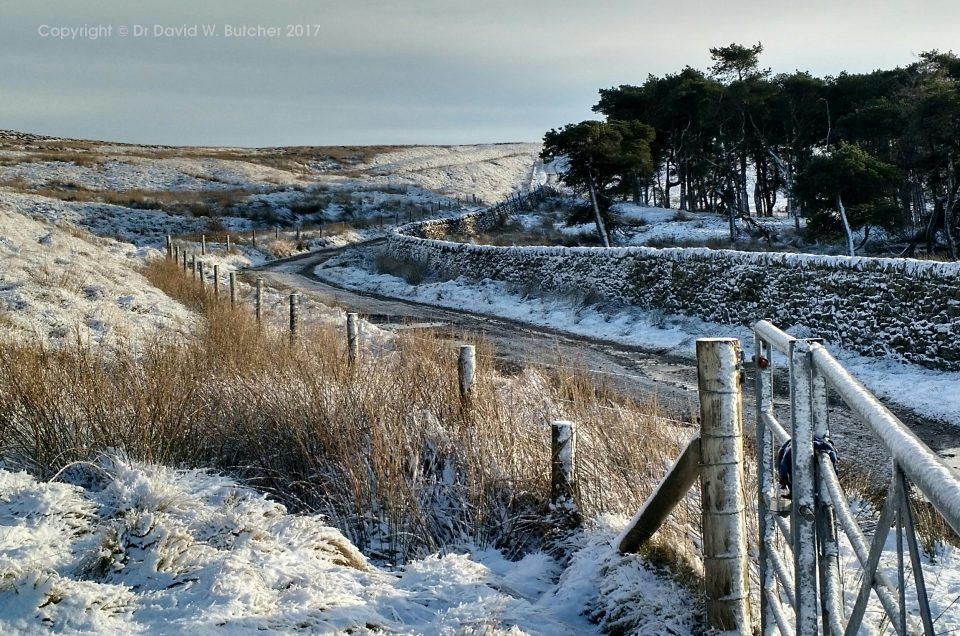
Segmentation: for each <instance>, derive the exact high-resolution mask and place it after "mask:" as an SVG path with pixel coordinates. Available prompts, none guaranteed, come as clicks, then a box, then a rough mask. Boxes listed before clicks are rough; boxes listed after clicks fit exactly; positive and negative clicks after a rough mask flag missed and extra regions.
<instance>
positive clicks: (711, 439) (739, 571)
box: [697, 338, 752, 633]
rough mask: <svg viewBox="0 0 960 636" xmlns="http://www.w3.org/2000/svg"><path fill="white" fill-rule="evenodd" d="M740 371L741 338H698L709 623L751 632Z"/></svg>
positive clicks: (705, 572) (704, 553)
mask: <svg viewBox="0 0 960 636" xmlns="http://www.w3.org/2000/svg"><path fill="white" fill-rule="evenodd" d="M741 370H742V369H741V363H740V341H739V340H737V339H736V338H704V339H701V340H697V377H698V385H699V391H700V462H701V464H700V498H701V506H702V509H703V570H704V573H703V574H704V581H705V586H706V589H705V596H706V605H707V624H708V625H709V626H710V627H714V628H716V629H720V630H740V632H741V633H749V632H750V631H751V629H752V627H751V618H750V605H749V601H750V598H749V593H750V587H749V578H748V574H749V570H748V567H747V519H746V495H745V493H746V490H745V486H744V472H743V470H744V463H743V462H744V456H743V403H742V396H741V384H742V376H741Z"/></svg>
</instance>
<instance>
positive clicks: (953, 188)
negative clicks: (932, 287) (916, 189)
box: [943, 154, 958, 261]
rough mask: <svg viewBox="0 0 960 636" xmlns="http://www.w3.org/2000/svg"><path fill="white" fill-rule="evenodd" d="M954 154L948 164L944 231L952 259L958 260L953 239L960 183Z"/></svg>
mask: <svg viewBox="0 0 960 636" xmlns="http://www.w3.org/2000/svg"><path fill="white" fill-rule="evenodd" d="M953 174H954V173H953V154H951V155H950V158H949V161H948V164H947V200H946V201H945V202H944V204H943V233H944V234H945V235H946V237H947V251H948V252H949V253H950V260H952V261H955V260H957V246H956V245H955V244H954V241H953V206H954V205H956V203H957V189H958V184H955V183H954V182H953Z"/></svg>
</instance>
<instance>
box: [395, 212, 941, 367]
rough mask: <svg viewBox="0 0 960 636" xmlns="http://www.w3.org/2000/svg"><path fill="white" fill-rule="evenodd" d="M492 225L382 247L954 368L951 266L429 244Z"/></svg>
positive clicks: (553, 287) (476, 221)
mask: <svg viewBox="0 0 960 636" xmlns="http://www.w3.org/2000/svg"><path fill="white" fill-rule="evenodd" d="M496 222H497V217H496V213H495V212H493V211H484V212H481V213H475V214H473V215H469V218H460V219H451V220H449V221H431V222H428V223H425V224H415V225H410V226H406V227H404V228H401V231H400V232H397V233H395V234H393V235H392V236H391V237H390V241H389V243H388V248H387V249H388V250H389V251H390V252H391V254H392V255H393V256H395V257H397V258H407V259H412V260H416V261H419V262H421V263H423V264H425V265H426V266H427V267H428V268H429V269H430V270H431V271H433V272H434V273H436V274H438V275H440V276H445V277H456V276H465V277H467V278H471V279H475V280H480V279H483V278H490V279H493V280H500V281H504V282H508V283H513V284H516V285H518V286H520V287H523V288H526V289H542V290H550V291H571V292H578V293H581V294H584V295H586V296H587V297H591V298H595V299H596V300H598V301H601V300H602V301H608V302H610V301H612V302H619V303H623V304H628V305H634V306H640V307H643V308H648V309H659V310H662V311H666V312H670V313H680V314H686V315H691V316H698V317H700V318H702V319H704V320H710V321H714V322H720V323H728V324H744V325H750V324H752V323H753V322H755V321H756V320H758V319H761V318H766V319H769V320H771V321H772V322H773V323H774V324H776V325H777V326H779V327H781V328H782V329H790V328H792V327H802V328H804V329H805V330H807V331H809V333H810V334H811V335H817V336H821V337H823V338H826V339H827V340H829V341H832V342H835V343H837V344H839V345H841V346H843V347H846V348H850V349H852V350H855V351H857V352H859V353H863V354H866V355H893V356H895V357H899V358H901V359H903V360H907V361H909V362H913V363H916V364H921V365H924V366H927V367H931V368H937V369H949V370H954V371H956V370H960V347H956V346H954V343H956V342H958V341H960V264H956V263H937V262H930V261H918V260H913V259H881V258H862V257H856V258H850V257H843V256H816V255H807V254H786V253H761V252H737V251H732V250H710V249H705V248H701V249H684V248H668V249H655V248H649V247H629V248H619V249H603V248H592V247H579V248H566V247H494V246H489V245H472V244H465V243H453V242H449V241H444V240H438V239H439V238H440V237H444V236H448V235H450V234H452V233H469V231H470V228H471V227H474V226H475V227H476V228H477V229H483V228H482V227H481V226H483V227H487V226H488V224H490V225H492V224H495V223H496Z"/></svg>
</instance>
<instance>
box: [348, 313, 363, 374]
mask: <svg viewBox="0 0 960 636" xmlns="http://www.w3.org/2000/svg"><path fill="white" fill-rule="evenodd" d="M358 329H359V328H358V325H357V314H347V353H348V355H349V360H350V364H351V365H353V364H356V363H357V358H358V357H359V353H360V343H359V339H358V335H359V333H358Z"/></svg>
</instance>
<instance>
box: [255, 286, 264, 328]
mask: <svg viewBox="0 0 960 636" xmlns="http://www.w3.org/2000/svg"><path fill="white" fill-rule="evenodd" d="M256 313H257V327H259V326H260V325H261V324H262V322H263V279H262V278H258V279H257V298H256Z"/></svg>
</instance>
